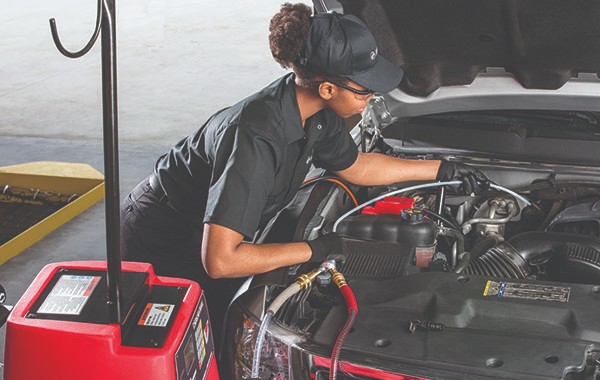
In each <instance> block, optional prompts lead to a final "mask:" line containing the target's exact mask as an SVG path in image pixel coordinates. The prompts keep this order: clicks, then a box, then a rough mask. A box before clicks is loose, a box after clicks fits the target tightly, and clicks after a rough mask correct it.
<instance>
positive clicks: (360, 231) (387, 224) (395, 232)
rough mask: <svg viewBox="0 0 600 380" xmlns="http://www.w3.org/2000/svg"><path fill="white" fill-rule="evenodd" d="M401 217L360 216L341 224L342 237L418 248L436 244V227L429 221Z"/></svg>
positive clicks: (339, 227)
mask: <svg viewBox="0 0 600 380" xmlns="http://www.w3.org/2000/svg"><path fill="white" fill-rule="evenodd" d="M411 216H413V214H410V215H409V216H405V217H402V216H400V215H390V214H383V215H358V216H351V217H348V218H346V219H344V220H342V221H341V222H340V224H339V225H338V227H337V232H338V233H339V234H340V235H344V236H349V237H355V238H358V239H365V240H375V241H386V242H391V243H397V242H404V243H409V244H413V245H415V246H417V247H424V246H431V245H434V244H435V231H436V225H435V223H434V222H432V221H431V220H429V219H426V218H418V217H411Z"/></svg>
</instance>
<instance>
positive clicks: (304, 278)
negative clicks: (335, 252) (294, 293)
mask: <svg viewBox="0 0 600 380" xmlns="http://www.w3.org/2000/svg"><path fill="white" fill-rule="evenodd" d="M324 271H325V268H324V267H319V268H317V269H314V270H312V271H310V272H308V273H306V274H301V275H300V276H298V278H296V284H298V285H300V288H301V289H302V290H304V289H308V288H310V286H311V285H312V283H313V282H314V281H315V278H317V276H318V275H319V274H321V273H322V272H324Z"/></svg>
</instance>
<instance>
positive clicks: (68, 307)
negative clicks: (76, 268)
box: [38, 274, 101, 315]
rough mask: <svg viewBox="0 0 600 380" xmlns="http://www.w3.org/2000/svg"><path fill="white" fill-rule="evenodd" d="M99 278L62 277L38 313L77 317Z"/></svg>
mask: <svg viewBox="0 0 600 380" xmlns="http://www.w3.org/2000/svg"><path fill="white" fill-rule="evenodd" d="M100 278H101V277H100V276H77V275H66V274H64V275H62V276H60V278H59V279H58V281H57V282H56V284H55V285H54V287H53V288H52V290H51V291H50V294H48V297H46V299H45V300H44V303H42V306H40V308H39V309H38V313H46V314H67V315H79V314H81V310H83V307H84V306H85V304H86V303H87V301H88V299H89V298H90V296H91V295H92V292H93V291H94V288H96V285H98V282H100Z"/></svg>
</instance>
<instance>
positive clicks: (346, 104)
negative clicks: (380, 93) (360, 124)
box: [320, 81, 374, 118]
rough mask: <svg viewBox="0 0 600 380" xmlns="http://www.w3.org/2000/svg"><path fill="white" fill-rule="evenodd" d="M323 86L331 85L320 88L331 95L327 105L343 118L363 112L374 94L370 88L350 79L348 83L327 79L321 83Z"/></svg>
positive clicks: (327, 99) (326, 100) (326, 101)
mask: <svg viewBox="0 0 600 380" xmlns="http://www.w3.org/2000/svg"><path fill="white" fill-rule="evenodd" d="M323 86H325V87H327V86H331V87H329V88H325V89H323V88H320V90H321V91H323V90H325V91H326V92H327V93H328V94H329V95H330V96H329V97H328V98H326V99H325V103H326V105H327V107H329V108H330V109H331V110H332V111H333V112H335V113H336V114H337V115H338V116H340V117H343V118H347V117H350V116H353V115H356V114H359V113H361V112H362V111H363V110H364V109H365V107H366V106H367V103H368V102H369V100H370V99H371V98H372V97H373V95H374V94H373V92H372V91H370V90H369V89H366V88H364V87H362V86H360V85H359V84H356V83H354V82H350V81H348V82H347V83H341V82H332V81H325V82H323V83H322V84H321V87H323Z"/></svg>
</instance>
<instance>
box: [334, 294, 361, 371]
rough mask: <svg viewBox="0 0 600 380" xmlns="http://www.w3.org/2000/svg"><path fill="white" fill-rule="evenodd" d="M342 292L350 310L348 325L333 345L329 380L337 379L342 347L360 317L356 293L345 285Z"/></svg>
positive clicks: (345, 325) (345, 324)
mask: <svg viewBox="0 0 600 380" xmlns="http://www.w3.org/2000/svg"><path fill="white" fill-rule="evenodd" d="M340 292H342V295H343V296H344V300H345V301H346V306H347V308H348V318H347V319H346V323H344V327H342V330H341V331H340V333H339V334H338V337H337V339H336V340H335V344H334V345H333V352H332V353H331V362H330V364H329V380H335V379H337V369H338V364H339V361H340V355H341V354H342V346H343V345H344V341H345V340H346V337H347V336H348V333H349V332H350V330H351V329H352V325H354V321H355V320H356V316H357V315H358V305H357V303H356V297H354V293H353V292H352V289H350V287H349V286H348V285H343V286H342V287H340Z"/></svg>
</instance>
